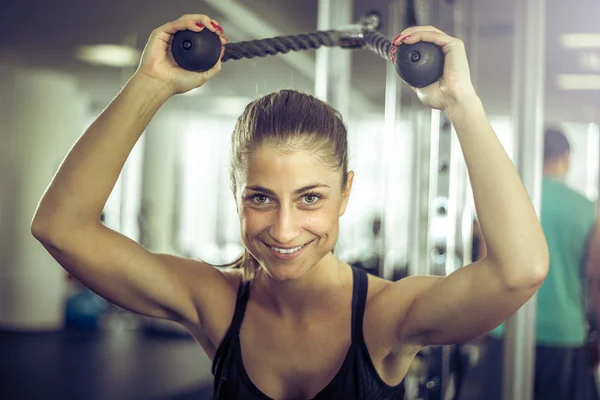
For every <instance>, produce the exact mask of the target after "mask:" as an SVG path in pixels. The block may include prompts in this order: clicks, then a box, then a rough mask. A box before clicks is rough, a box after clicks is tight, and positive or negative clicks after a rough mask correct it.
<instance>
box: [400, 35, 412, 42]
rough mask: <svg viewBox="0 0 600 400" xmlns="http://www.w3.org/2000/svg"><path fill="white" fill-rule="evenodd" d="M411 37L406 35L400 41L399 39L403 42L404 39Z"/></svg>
mask: <svg viewBox="0 0 600 400" xmlns="http://www.w3.org/2000/svg"><path fill="white" fill-rule="evenodd" d="M411 36H412V35H406V36H404V37H403V38H402V39H400V41H401V42H404V41H405V40H406V39H408V38H409V37H411Z"/></svg>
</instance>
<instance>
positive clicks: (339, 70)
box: [315, 0, 354, 118]
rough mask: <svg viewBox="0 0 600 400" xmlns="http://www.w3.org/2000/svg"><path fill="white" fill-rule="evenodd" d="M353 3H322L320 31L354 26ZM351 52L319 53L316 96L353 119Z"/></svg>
mask: <svg viewBox="0 0 600 400" xmlns="http://www.w3.org/2000/svg"><path fill="white" fill-rule="evenodd" d="M353 4H354V1H353V0H319V8H318V10H319V11H318V17H317V29H318V30H328V29H339V28H340V27H343V26H347V25H350V24H351V23H352V8H353ZM351 58H352V54H351V52H350V51H348V50H345V49H339V48H329V47H322V48H320V49H318V50H317V52H316V73H315V95H316V96H317V97H318V98H320V99H321V100H323V101H326V102H327V103H329V104H330V105H331V106H332V107H334V108H335V109H337V110H338V111H339V112H340V113H341V114H342V115H343V116H344V117H346V118H348V116H349V115H350V97H351V96H350V92H351Z"/></svg>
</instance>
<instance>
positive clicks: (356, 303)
mask: <svg viewBox="0 0 600 400" xmlns="http://www.w3.org/2000/svg"><path fill="white" fill-rule="evenodd" d="M352 272H353V285H352V286H353V289H352V343H351V344H350V348H349V349H348V352H347V353H346V358H345V360H344V363H343V364H342V367H341V368H340V370H339V371H338V373H337V374H336V375H335V377H334V378H333V379H332V380H331V382H329V384H328V385H327V386H326V387H325V388H324V389H323V390H321V391H320V392H319V393H318V394H317V395H316V396H315V397H314V400H325V399H328V400H334V399H344V400H352V399H361V400H362V399H365V400H366V399H368V400H396V399H398V400H402V399H403V398H404V384H403V382H401V383H400V384H398V385H396V386H390V385H388V384H386V383H385V382H384V381H383V380H382V379H381V378H380V377H379V374H378V373H377V370H376V369H375V366H374V365H373V362H372V360H371V356H370V355H369V351H368V349H367V345H366V344H365V340H364V337H363V329H362V328H363V316H364V313H365V304H366V302H367V291H368V277H367V274H366V272H365V271H363V270H360V269H357V268H352ZM249 297H250V282H245V283H243V284H241V285H240V288H239V290H238V295H237V301H236V306H235V312H234V314H233V320H232V322H231V326H230V327H229V330H228V331H227V333H226V335H225V337H224V339H223V341H222V342H221V344H220V345H219V348H218V349H217V352H216V355H215V358H214V360H213V366H212V373H213V375H214V377H215V379H214V387H213V400H235V399H244V400H259V399H260V400H271V399H270V397H268V396H266V395H265V394H264V393H262V392H261V391H260V390H259V389H258V388H257V387H256V386H255V385H254V383H252V381H251V380H250V377H249V376H248V374H247V373H246V370H245V369H244V363H243V361H242V350H241V346H240V336H239V333H240V327H241V325H242V320H243V319H244V313H245V311H246V305H247V304H248V298H249Z"/></svg>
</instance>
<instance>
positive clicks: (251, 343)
mask: <svg viewBox="0 0 600 400" xmlns="http://www.w3.org/2000/svg"><path fill="white" fill-rule="evenodd" d="M184 29H190V30H194V31H200V30H201V29H209V30H211V31H213V32H217V33H218V34H219V35H220V36H221V40H222V43H223V44H225V43H226V40H227V39H226V38H225V37H224V35H223V32H222V29H221V28H220V26H219V25H218V23H216V21H213V20H211V19H210V18H209V17H207V16H205V15H185V16H183V17H181V18H180V19H178V20H177V21H173V22H170V23H168V24H166V25H163V26H161V27H160V28H158V29H156V30H155V31H154V32H153V33H152V35H151V36H150V39H149V41H148V43H147V45H146V48H145V50H144V53H143V56H142V60H141V62H140V66H139V68H138V70H137V71H136V72H135V74H134V75H133V76H132V78H131V79H130V80H129V82H128V83H127V84H126V85H125V87H124V88H123V90H122V91H121V92H120V93H119V95H118V96H117V97H116V98H115V99H114V100H113V101H112V103H111V104H110V105H109V106H108V107H107V108H106V110H104V112H102V114H101V115H100V116H99V117H98V118H97V120H96V121H95V122H94V123H93V124H92V125H91V126H90V127H89V128H88V130H87V131H86V132H85V134H84V135H83V136H82V137H81V138H80V139H79V140H78V141H77V143H76V144H75V145H74V146H73V148H72V149H71V151H70V152H69V154H68V156H67V157H66V158H65V160H64V162H63V164H62V166H61V168H60V170H59V171H58V173H57V174H56V176H55V177H54V179H53V181H52V183H51V184H50V186H49V188H48V190H47V191H46V193H45V194H44V196H43V198H42V200H41V202H40V204H39V207H38V209H37V211H36V215H35V217H34V220H33V223H32V232H33V234H34V235H35V237H36V238H37V239H38V240H39V241H40V242H41V243H42V244H43V245H44V246H45V247H46V248H47V249H48V251H49V252H50V253H51V254H52V255H53V256H54V258H56V260H57V261H58V262H59V263H60V264H61V265H62V266H63V267H64V268H65V269H66V270H67V271H68V272H69V273H71V274H72V275H74V276H75V277H77V279H79V280H80V281H81V282H82V283H83V284H85V285H86V286H87V287H89V288H90V289H91V290H93V291H95V292H96V293H98V294H100V295H101V296H103V297H105V298H106V299H108V300H109V301H111V302H113V303H115V304H117V305H119V306H121V307H123V308H125V309H127V310H130V311H132V312H136V313H139V314H143V315H146V316H150V317H155V318H167V319H171V320H175V321H178V322H180V323H182V324H183V325H184V326H186V327H187V328H188V329H189V331H190V332H191V333H192V334H193V335H194V337H195V338H196V339H197V340H198V342H199V343H200V345H201V346H202V347H203V349H204V350H205V351H206V353H207V354H208V356H209V357H210V358H211V359H213V360H214V362H213V372H214V374H215V386H214V394H215V399H236V398H243V399H252V398H255V399H268V398H273V399H291V398H293V399H308V398H322V399H326V398H327V399H337V398H343V399H351V398H359V399H392V398H402V397H401V396H402V393H403V386H402V384H401V382H402V380H403V378H404V376H405V374H406V372H407V369H408V367H409V365H410V363H411V360H412V359H413V357H414V356H415V355H416V353H417V352H418V351H419V350H420V349H421V348H423V347H424V346H428V345H432V344H446V343H455V342H460V341H465V340H469V339H472V338H474V337H477V336H480V335H482V334H484V333H486V332H488V331H490V330H491V329H493V328H494V327H496V326H497V325H499V324H500V323H501V322H502V321H504V320H505V319H507V318H508V317H509V316H510V315H511V314H513V313H514V312H515V311H516V310H517V309H518V308H519V307H520V306H521V305H522V304H523V303H525V302H526V301H527V300H528V299H529V298H530V297H531V296H532V295H533V294H534V292H535V291H536V290H537V289H538V287H539V286H540V285H541V283H542V281H543V280H544V278H545V276H546V272H547V268H548V253H547V248H546V243H545V240H544V236H543V233H542V230H541V228H540V225H539V223H538V219H537V216H536V214H535V212H534V209H533V207H532V205H531V203H530V201H529V198H528V195H527V192H526V191H525V189H524V187H523V184H522V182H521V180H520V179H519V176H518V174H517V172H516V171H515V169H514V168H513V165H512V164H511V162H510V159H509V158H508V156H507V155H506V153H505V152H504V150H503V148H502V146H501V144H500V142H499V141H498V139H497V137H496V135H495V134H494V131H493V130H492V128H491V126H490V123H489V122H488V120H487V118H486V114H485V112H484V109H483V106H482V104H481V102H480V100H479V98H478V97H477V95H476V93H475V91H474V89H473V86H472V85H471V81H470V77H469V68H468V64H467V58H466V55H465V49H464V47H463V44H462V42H461V41H459V40H457V39H455V38H453V37H450V36H448V35H446V34H444V33H443V32H441V31H439V30H437V29H435V28H433V27H411V28H409V29H406V30H405V31H404V32H402V34H400V35H399V36H398V37H397V38H396V39H395V40H394V44H395V45H396V46H401V45H402V43H416V42H418V41H420V40H423V41H429V42H433V43H435V44H437V45H439V46H442V47H443V49H444V53H445V54H446V61H445V63H446V64H445V67H444V68H445V69H444V75H443V77H442V79H441V80H440V81H439V82H437V83H435V84H432V85H430V86H429V87H427V88H424V89H420V90H417V94H418V95H419V98H420V99H421V101H422V102H423V103H424V104H426V105H427V106H429V107H433V108H437V109H440V110H442V111H444V112H445V113H446V114H447V116H448V118H449V119H450V121H451V122H452V123H453V124H454V127H455V128H456V132H457V134H458V136H459V139H460V142H461V146H462V149H463V153H464V156H465V159H466V162H467V165H468V168H469V173H470V177H471V182H472V186H473V191H474V197H475V203H476V207H477V211H478V213H479V220H480V222H481V228H482V231H483V232H484V235H485V239H486V242H487V244H488V256H487V257H486V258H485V259H483V260H480V261H478V262H476V263H474V264H473V265H469V266H467V267H465V268H462V269H460V270H458V271H457V272H455V273H453V274H451V275H450V276H448V277H430V276H415V277H410V278H406V279H403V280H400V281H398V282H388V281H385V280H382V279H379V278H377V277H374V276H367V275H366V274H365V273H361V272H360V271H359V270H356V269H352V268H350V267H349V266H348V265H347V264H345V263H343V262H341V261H340V260H338V259H337V258H336V257H335V256H334V254H333V252H332V249H333V247H334V245H335V242H336V239H337V237H338V227H339V218H340V217H341V216H342V215H343V214H344V211H345V208H346V205H347V203H348V200H349V196H350V192H351V188H352V180H353V176H354V175H353V172H351V171H348V169H347V141H346V130H345V127H344V124H343V122H342V120H341V119H340V117H339V115H338V114H337V113H336V112H335V111H334V110H333V109H331V108H330V107H329V106H327V105H326V104H324V103H322V102H321V101H319V100H317V99H315V98H314V97H312V96H307V95H303V94H300V93H297V92H294V91H281V92H278V93H274V94H271V95H269V96H266V97H263V98H261V99H258V100H256V101H254V102H253V103H252V104H250V105H249V106H248V107H247V108H246V110H245V111H244V114H243V115H242V116H241V117H240V119H239V120H238V123H237V125H236V128H235V131H234V133H233V135H232V157H231V183H232V190H233V194H234V196H235V200H236V204H237V209H238V213H239V216H240V227H241V235H242V239H243V243H244V246H245V253H244V256H243V257H242V258H241V259H240V260H239V261H238V262H237V263H236V265H234V267H238V268H233V267H232V268H215V267H212V266H210V265H207V264H206V263H203V262H199V261H196V260H190V259H184V258H180V257H175V256H172V255H167V254H153V253H150V252H148V251H147V250H145V249H144V248H142V247H141V246H140V245H138V244H137V243H135V242H134V241H132V240H129V239H128V238H126V237H124V236H122V235H120V234H119V233H117V232H113V231H111V230H110V229H108V228H107V227H105V226H104V225H102V224H101V223H100V222H99V216H100V214H101V212H102V209H103V207H104V204H105V202H106V200H107V198H108V195H109V193H110V192H111V190H112V188H113V186H114V184H115V182H116V180H117V178H118V176H119V173H120V171H121V169H122V167H123V164H124V163H125V160H126V159H127V157H128V155H129V153H130V151H131V150H132V148H133V146H134V144H135V143H136V141H137V140H138V139H139V137H140V135H141V134H142V132H143V131H144V129H145V127H146V126H147V124H148V123H149V122H150V120H151V119H152V117H153V116H154V115H155V113H156V112H157V110H158V109H159V108H160V107H161V106H162V104H164V102H165V101H166V100H167V99H168V98H169V97H170V96H172V95H175V94H177V93H183V92H186V91H188V90H191V89H193V88H196V87H199V86H201V85H203V84H204V83H205V82H206V81H207V80H208V79H210V78H211V77H213V76H214V75H215V74H216V73H218V72H219V70H220V69H221V62H220V61H219V63H218V64H217V65H216V66H215V67H214V68H213V69H211V70H210V71H207V72H205V73H193V72H189V71H185V70H182V69H180V68H178V67H177V66H176V65H175V64H174V63H173V61H172V60H171V58H170V57H169V56H168V52H169V43H170V40H171V38H172V35H173V34H175V33H176V32H177V31H179V30H184Z"/></svg>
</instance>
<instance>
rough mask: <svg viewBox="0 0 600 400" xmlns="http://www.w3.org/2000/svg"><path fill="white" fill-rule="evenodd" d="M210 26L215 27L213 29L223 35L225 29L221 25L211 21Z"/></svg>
mask: <svg viewBox="0 0 600 400" xmlns="http://www.w3.org/2000/svg"><path fill="white" fill-rule="evenodd" d="M210 24H211V25H212V26H213V28H215V29H216V30H218V31H219V32H221V33H223V28H221V26H220V25H219V24H217V23H216V22H214V21H210Z"/></svg>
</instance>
